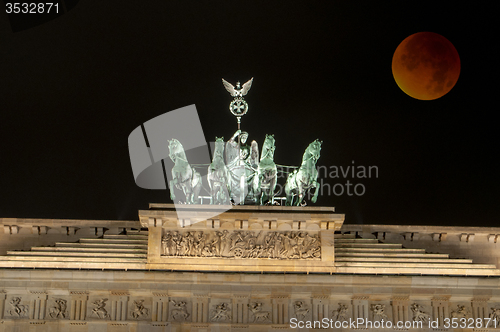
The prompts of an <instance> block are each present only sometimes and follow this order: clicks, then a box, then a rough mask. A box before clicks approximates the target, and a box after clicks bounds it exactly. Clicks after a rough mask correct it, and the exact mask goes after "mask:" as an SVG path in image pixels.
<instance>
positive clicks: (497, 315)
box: [490, 308, 500, 321]
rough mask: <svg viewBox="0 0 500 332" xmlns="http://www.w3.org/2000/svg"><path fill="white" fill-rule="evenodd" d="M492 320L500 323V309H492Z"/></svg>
mask: <svg viewBox="0 0 500 332" xmlns="http://www.w3.org/2000/svg"><path fill="white" fill-rule="evenodd" d="M490 318H491V319H494V320H496V321H500V308H491V314H490Z"/></svg>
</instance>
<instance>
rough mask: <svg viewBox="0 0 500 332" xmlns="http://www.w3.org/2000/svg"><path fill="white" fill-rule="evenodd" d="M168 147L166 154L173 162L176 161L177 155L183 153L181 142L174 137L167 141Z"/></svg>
mask: <svg viewBox="0 0 500 332" xmlns="http://www.w3.org/2000/svg"><path fill="white" fill-rule="evenodd" d="M168 149H169V154H168V156H169V157H170V159H172V161H173V162H174V163H175V162H176V160H177V157H179V156H180V155H183V154H184V148H183V147H182V144H181V142H179V141H178V140H176V139H175V138H173V139H171V140H169V141H168ZM184 159H185V158H184Z"/></svg>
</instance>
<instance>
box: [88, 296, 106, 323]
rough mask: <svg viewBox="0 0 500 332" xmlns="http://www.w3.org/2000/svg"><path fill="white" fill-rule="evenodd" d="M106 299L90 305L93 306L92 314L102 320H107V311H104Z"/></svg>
mask: <svg viewBox="0 0 500 332" xmlns="http://www.w3.org/2000/svg"><path fill="white" fill-rule="evenodd" d="M107 300H108V299H99V300H96V301H94V302H93V303H92V305H94V306H95V308H94V309H92V314H93V315H96V316H97V317H98V318H101V319H104V318H109V314H108V311H107V310H106V309H104V307H105V306H106V301H107Z"/></svg>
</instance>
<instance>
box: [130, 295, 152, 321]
mask: <svg viewBox="0 0 500 332" xmlns="http://www.w3.org/2000/svg"><path fill="white" fill-rule="evenodd" d="M134 306H135V308H134V310H132V311H131V312H130V315H131V316H132V318H134V319H139V318H146V317H148V316H149V309H148V308H146V307H144V300H140V301H134Z"/></svg>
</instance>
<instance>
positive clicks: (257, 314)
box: [247, 302, 271, 323]
mask: <svg viewBox="0 0 500 332" xmlns="http://www.w3.org/2000/svg"><path fill="white" fill-rule="evenodd" d="M247 306H248V308H249V309H250V311H251V312H252V313H253V320H252V323H258V322H266V321H270V320H271V312H269V311H262V303H260V302H253V303H249V304H247Z"/></svg>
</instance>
